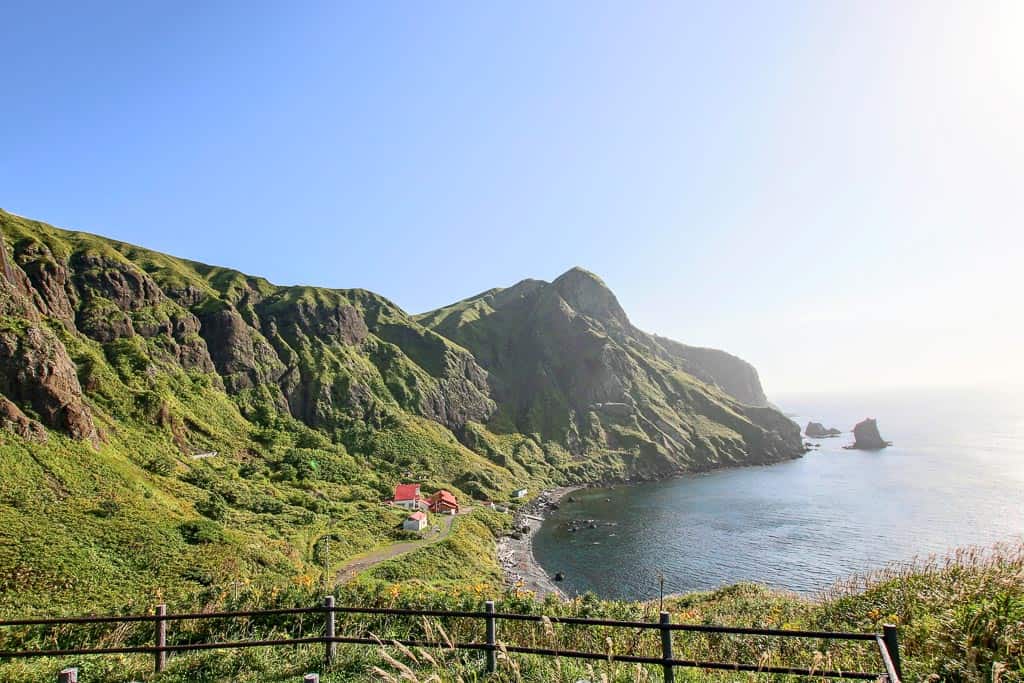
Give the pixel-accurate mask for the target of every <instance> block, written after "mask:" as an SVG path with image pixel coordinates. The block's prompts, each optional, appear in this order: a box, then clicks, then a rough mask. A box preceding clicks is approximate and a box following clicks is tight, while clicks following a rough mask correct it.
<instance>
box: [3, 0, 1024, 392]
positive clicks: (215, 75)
mask: <svg viewBox="0 0 1024 683" xmlns="http://www.w3.org/2000/svg"><path fill="white" fill-rule="evenodd" d="M0 24H2V25H3V26H4V42H3V45H4V55H3V62H2V65H0V74H2V81H0V206H2V207H4V208H6V209H8V210H10V211H14V212H16V213H19V214H22V215H27V216H30V217H33V218H38V219H41V220H45V221H47V222H50V223H54V224H56V225H59V226H62V227H69V228H74V229H81V230H87V231H90V232H97V233H100V234H104V235H108V236H111V237H115V238H118V239H122V240H126V241H129V242H134V243H138V244H142V245H145V246H148V247H151V248H154V249H158V250H161V251H166V252H170V253H172V254H175V255H178V256H184V257H188V258H192V259H196V260H200V261H205V262H209V263H216V264H221V265H228V266H232V267H235V268H238V269H240V270H243V271H246V272H249V273H254V274H258V275H263V276H265V277H267V278H269V279H270V280H272V281H274V282H276V283H279V284H295V283H305V284H315V285H323V286H331V287H364V288H367V289H371V290H374V291H377V292H380V293H381V294H384V295H386V296H388V297H390V298H391V299H393V300H394V301H395V302H397V303H398V304H399V305H401V306H402V307H403V308H405V309H406V310H408V311H410V312H419V311H423V310H427V309H431V308H434V307H437V306H441V305H444V304H446V303H449V302H451V301H454V300H456V299H460V298H463V297H465V296H468V295H471V294H474V293H476V292H479V291H481V290H484V289H487V288H490V287H493V286H499V285H510V284H512V283H514V282H516V281H518V280H520V279H522V278H525V277H537V278H543V279H552V278H554V277H556V276H558V275H559V274H560V273H561V272H563V271H564V270H566V269H568V268H569V267H571V266H574V265H580V266H583V267H585V268H588V269H590V270H592V271H594V272H596V273H598V274H599V275H601V276H602V277H603V278H604V279H605V281H606V282H607V283H608V284H609V285H610V286H611V287H612V289H613V290H614V291H615V292H616V293H617V294H618V296H619V298H620V300H621V301H622V304H623V306H624V307H625V308H626V310H627V312H628V313H630V315H631V317H632V318H633V321H634V322H635V323H636V324H637V325H638V326H640V327H641V328H643V329H646V330H648V331H652V332H658V333H660V334H664V335H667V336H670V337H673V338H676V339H679V340H681V341H685V342H688V343H694V344H702V345H711V346H717V347H720V348H725V349H727V350H729V351H732V352H734V353H736V354H738V355H741V356H743V357H744V358H747V359H748V360H750V361H751V362H753V363H754V364H755V365H756V366H757V367H758V368H759V370H760V372H761V375H762V379H763V380H764V382H765V384H766V387H767V389H768V392H769V394H776V393H779V392H792V391H831V390H845V389H873V388H882V387H897V386H901V387H902V386H922V385H949V384H970V383H975V382H986V381H996V380H1000V381H1011V382H1024V352H1022V346H1024V323H1022V320H1024V313H1022V304H1021V294H1022V292H1024V286H1022V282H1024V277H1022V275H1021V272H1020V271H1021V270H1022V267H1024V237H1022V231H1024V37H1022V36H1024V2H1019V1H1018V0H1008V1H1006V2H995V1H993V2H977V1H974V0H965V1H964V2H960V3H946V2H938V1H934V2H933V1H927V2H911V1H905V2H889V1H884V2H869V1H858V2H852V1H851V2H827V1H820V0H815V1H813V2H806V3H800V2H783V1H779V2H765V3H761V2H744V3H728V2H721V3H720V2H705V3H684V2H666V3H635V2H618V3H611V4H603V3H597V2H590V1H587V2H579V3H572V2H555V3H539V2H538V3H533V2H464V3H450V2H434V3H414V2H392V3H374V2H365V3H359V4H357V3H344V2H333V1H332V2H296V3H256V2H237V3H227V2H220V3H218V2H174V3H172V2H162V3H155V2H125V3H113V2H110V3H81V2H67V3H53V2H50V3H38V2H5V3H4V4H3V6H2V8H0Z"/></svg>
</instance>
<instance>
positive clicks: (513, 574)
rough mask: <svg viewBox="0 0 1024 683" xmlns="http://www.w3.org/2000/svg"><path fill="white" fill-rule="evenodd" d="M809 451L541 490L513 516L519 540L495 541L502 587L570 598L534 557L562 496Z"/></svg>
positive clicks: (705, 472)
mask: <svg viewBox="0 0 1024 683" xmlns="http://www.w3.org/2000/svg"><path fill="white" fill-rule="evenodd" d="M810 450H811V449H804V450H803V451H802V452H801V453H800V454H798V455H795V456H793V457H792V458H786V459H783V460H778V461H775V462H769V463H747V464H741V465H730V466H725V467H712V468H709V469H707V470H696V471H691V472H676V473H673V474H670V475H667V476H664V477H655V478H651V479H611V480H603V481H595V482H590V483H586V484H573V485H570V486H556V487H553V488H549V489H543V490H541V492H540V493H539V494H538V495H537V496H536V497H535V498H533V499H532V500H530V502H529V503H527V504H526V505H524V506H523V507H522V508H520V509H519V510H518V511H516V513H515V516H514V517H513V526H514V527H515V529H516V530H518V531H519V532H520V534H521V537H520V538H515V537H514V536H513V535H511V534H510V535H507V536H502V537H501V538H500V539H498V544H497V559H498V564H499V565H500V566H501V571H502V573H503V574H504V583H505V587H506V588H519V589H520V590H528V591H531V592H533V594H534V595H535V596H536V597H537V598H538V599H541V600H543V599H544V598H545V597H547V596H548V595H555V596H557V597H558V598H559V599H561V600H568V599H569V595H568V594H567V593H566V592H565V591H563V590H562V589H561V588H559V587H558V585H557V584H556V582H555V581H554V579H553V578H552V577H551V576H548V573H547V572H546V571H545V570H544V567H542V566H541V564H540V562H538V561H537V557H536V556H535V555H534V554H533V536H534V534H536V533H537V530H538V529H540V527H541V525H542V524H543V523H544V521H545V520H546V518H547V514H546V513H547V512H548V510H549V509H550V506H551V505H557V504H558V503H559V502H560V501H561V500H562V499H563V498H564V497H566V496H568V495H569V494H571V493H573V492H575V491H582V490H585V489H595V488H606V487H614V486H638V485H640V484H650V483H656V482H662V481H669V480H672V479H682V478H685V477H690V476H698V475H701V474H708V473H710V472H717V471H720V470H732V469H742V468H746V467H771V466H773V465H779V464H782V463H785V462H792V461H793V460H799V459H800V458H803V457H804V456H805V455H807V453H808V452H809V451H810ZM537 518H540V519H537ZM523 529H528V531H527V532H526V533H522V530H523ZM513 533H515V532H513Z"/></svg>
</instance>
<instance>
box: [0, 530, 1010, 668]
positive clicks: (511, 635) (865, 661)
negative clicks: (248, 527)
mask: <svg viewBox="0 0 1024 683" xmlns="http://www.w3.org/2000/svg"><path fill="white" fill-rule="evenodd" d="M474 521H480V522H483V523H485V524H486V523H487V520H486V519H480V520H474ZM474 537H475V536H474ZM442 559H444V551H443V550H440V549H439V551H438V553H437V554H435V555H431V556H430V557H421V558H418V561H417V562H415V563H413V562H409V563H408V564H409V565H411V566H422V564H421V563H422V562H429V561H434V560H442ZM394 571H395V572H406V571H407V570H406V568H404V567H403V568H397V569H395V570H394ZM242 593H243V594H242V595H240V596H237V597H236V598H234V599H233V600H234V601H231V600H232V599H229V605H234V604H239V601H240V604H244V605H252V604H257V605H261V606H279V605H303V606H305V605H312V604H314V603H315V602H316V601H317V600H318V596H319V594H318V593H316V592H313V591H304V590H303V589H299V588H295V589H292V590H290V591H288V592H285V593H281V594H279V595H276V596H271V595H267V594H262V593H261V594H257V593H255V592H254V591H253V589H252V588H251V587H245V588H243V589H242ZM337 596H338V600H339V602H340V603H341V604H358V605H365V606H381V607H392V608H419V609H442V610H472V611H480V610H481V609H482V608H483V601H484V600H486V599H488V598H491V597H493V593H492V592H491V591H490V590H489V589H488V588H487V587H485V586H482V585H465V586H461V587H458V586H455V585H452V586H450V587H445V588H431V587H428V586H425V585H423V583H422V582H420V581H419V580H418V579H417V578H415V577H412V578H403V579H402V580H401V581H400V582H398V583H382V582H380V581H378V580H376V579H368V580H364V581H362V582H359V583H357V584H353V585H350V586H348V587H346V588H345V589H343V590H341V591H339V592H338V593H337ZM497 607H498V611H501V612H518V613H526V614H547V615H549V616H573V617H590V618H607V619H618V620H626V621H648V622H654V621H656V620H657V611H658V609H659V606H658V604H657V602H645V603H637V602H612V601H602V600H598V599H596V598H594V597H593V596H591V595H585V596H582V597H579V598H575V599H573V600H569V601H565V602H562V601H559V600H555V599H549V600H548V601H546V602H544V603H541V602H538V601H536V600H535V599H534V598H533V597H532V596H531V595H530V594H519V593H515V592H509V593H505V594H504V595H502V596H501V597H500V600H499V601H498V604H497ZM665 609H666V610H667V611H669V612H670V613H671V614H672V619H673V621H675V622H686V623H695V624H720V625H732V626H744V627H753V628H786V629H807V630H827V631H857V632H865V633H877V632H880V631H881V628H882V625H883V624H885V623H895V624H897V625H898V627H899V630H900V643H901V654H902V661H903V672H904V680H906V681H949V682H956V683H983V682H984V683H988V682H992V681H1002V682H1003V683H1014V682H1020V681H1024V647H1022V646H1024V547H1022V546H1020V545H1019V544H1018V545H1014V546H1005V547H999V548H995V549H992V550H987V551H978V550H965V551H961V552H959V553H957V554H955V555H952V556H950V557H948V558H941V559H936V560H927V561H923V562H918V563H915V564H912V565H901V566H898V567H894V568H893V569H890V570H885V571H881V572H878V573H875V574H873V575H871V576H867V577H862V578H860V579H857V580H851V581H850V582H848V583H847V584H844V585H838V586H836V587H834V588H833V589H832V590H831V591H829V592H827V593H826V594H824V595H823V596H822V597H821V598H820V599H817V600H808V599H805V598H799V597H796V596H794V595H791V594H785V593H778V592H773V591H771V590H769V589H767V588H764V587H761V586H756V585H752V584H737V585H733V586H728V587H725V588H721V589H719V590H716V591H710V592H706V593H692V594H686V595H680V596H671V597H669V598H667V599H666V601H665ZM338 627H339V633H342V634H346V635H347V634H351V635H362V634H365V633H373V634H376V635H378V636H379V637H380V638H381V639H382V640H383V641H384V642H385V643H387V642H388V640H389V639H390V638H415V639H421V640H428V641H431V642H436V643H438V644H439V647H438V648H431V649H430V650H429V651H427V650H423V649H420V648H414V649H413V650H412V656H410V655H409V654H407V653H406V652H403V651H402V650H401V649H399V648H394V647H381V648H377V647H372V646H350V647H349V646H342V647H341V648H340V650H339V657H338V661H337V663H336V664H335V666H333V667H332V668H331V669H330V670H326V669H325V668H324V666H323V663H322V656H323V650H322V648H321V647H319V646H311V647H297V648H287V649H286V648H276V649H273V650H260V651H235V652H223V653H222V652H217V653H204V654H190V655H172V657H171V659H170V666H169V669H168V671H167V672H166V673H165V674H163V675H160V676H153V675H152V674H151V673H150V668H151V666H152V663H151V659H150V657H149V656H124V657H77V658H66V659H63V660H61V661H60V662H46V661H42V662H40V661H36V662H29V663H26V662H12V663H11V664H7V665H4V669H3V670H2V671H3V674H4V680H7V681H11V682H12V683H22V682H28V681H36V680H45V678H44V676H49V675H51V673H52V671H53V670H54V669H55V668H57V665H58V664H60V665H68V664H72V665H76V666H79V667H81V674H82V678H81V680H82V681H83V683H91V682H93V681H129V680H154V681H166V682H167V683H172V682H177V681H224V680H231V681H240V682H243V683H244V682H255V681H282V682H283V681H289V680H296V679H297V678H298V677H299V676H300V675H301V674H302V673H304V672H308V671H317V672H320V673H322V674H323V677H322V679H321V680H324V681H360V680H382V681H386V680H413V679H411V678H408V677H406V678H404V679H403V678H402V677H401V676H402V669H401V666H405V667H407V668H408V669H409V670H410V675H413V676H416V679H417V680H420V681H426V680H428V679H429V677H430V676H432V675H433V676H437V677H438V678H437V679H435V680H440V681H445V682H447V681H458V680H463V681H477V680H484V679H486V680H491V681H509V682H511V681H552V682H558V683H566V682H568V683H571V682H573V681H577V680H580V679H581V678H582V679H587V680H592V681H593V680H605V679H606V680H608V681H613V682H616V683H620V682H621V683H627V682H628V683H635V682H636V681H638V680H639V681H658V680H661V677H660V672H659V671H658V667H646V668H645V667H637V666H635V665H630V664H624V663H621V662H617V661H614V659H612V660H609V661H599V662H593V663H591V664H589V665H588V664H586V663H581V662H579V661H575V660H571V659H561V660H555V659H552V658H541V657H532V656H525V655H516V654H513V655H510V656H509V657H508V658H504V657H502V658H500V659H499V672H498V674H497V675H496V676H494V677H485V675H484V673H483V670H484V667H483V658H482V655H481V653H478V652H472V651H458V652H455V651H451V650H447V649H445V648H444V647H443V643H444V641H445V639H446V638H448V639H451V640H454V641H460V642H469V641H478V640H479V639H480V638H481V628H482V625H481V623H480V622H469V621H467V620H463V619H457V618H456V619H444V620H439V619H417V618H404V617H394V616H359V617H357V616H354V615H346V616H345V617H344V618H343V619H341V620H340V621H339V625H338ZM318 629H319V622H318V621H314V622H313V623H310V622H303V621H302V620H296V619H295V618H275V619H270V620H267V621H264V622H263V623H255V622H248V623H237V624H234V625H230V626H225V625H223V624H216V625H215V624H214V622H203V623H202V624H189V623H180V624H179V623H176V624H175V631H172V636H171V637H172V642H173V639H174V638H178V639H180V642H187V641H191V642H198V641H200V640H205V639H211V638H242V637H246V638H252V637H262V636H267V637H297V636H299V635H302V634H312V633H316V632H317V631H318ZM26 631H28V630H26ZM151 635H152V634H151V632H150V629H149V626H148V625H141V626H134V627H129V628H128V629H121V630H117V629H111V628H109V627H104V628H103V629H98V630H95V631H94V632H93V633H89V634H81V633H78V634H76V635H72V634H71V633H69V632H60V633H56V634H55V633H52V632H49V631H43V630H34V631H31V632H27V633H23V634H21V635H20V636H19V637H20V638H22V639H27V642H29V643H37V644H38V643H44V642H45V643H52V642H54V639H56V640H57V642H60V643H62V644H71V643H74V642H80V641H81V640H82V639H88V640H89V642H92V643H102V644H106V645H114V644H118V643H121V644H123V643H136V642H139V643H141V642H147V640H148V639H149V638H151ZM498 638H499V641H501V642H503V643H506V644H520V645H531V646H536V647H546V648H551V649H559V650H587V651H591V652H607V651H609V650H610V651H612V652H615V653H627V652H628V653H631V654H639V655H647V656H659V655H660V651H661V650H660V640H659V635H658V632H657V631H655V630H651V631H644V632H638V631H636V630H633V629H615V630H612V629H608V628H584V627H578V626H570V625H557V624H555V625H552V624H545V623H543V622H541V623H529V622H522V621H502V622H500V624H499V628H498ZM673 641H674V642H673V647H674V654H675V656H676V657H677V658H681V659H700V660H716V661H736V662H747V663H754V664H757V663H760V664H763V665H776V666H783V665H791V666H800V667H814V668H816V669H819V670H820V669H823V668H830V669H841V670H845V671H852V670H859V671H868V672H877V671H881V664H880V661H879V655H878V651H877V648H876V647H875V645H874V643H873V642H863V641H861V642H849V641H822V640H810V639H792V638H785V639H783V638H773V637H766V636H764V637H763V636H733V635H720V634H701V633H682V632H680V633H677V634H676V635H675V636H674V637H673ZM2 646H5V642H4V641H0V647H2ZM413 657H415V659H414V658H413ZM395 662H398V664H396V663H395ZM400 665H401V666H400ZM676 676H677V680H680V681H721V682H725V681H735V680H738V679H737V675H736V674H735V673H732V672H713V671H701V670H694V669H680V670H678V671H677V674H676ZM389 677H390V678H389ZM741 680H746V681H779V682H780V683H781V682H782V681H787V682H788V681H794V682H795V681H797V680H802V679H797V678H796V677H787V676H770V675H765V674H756V673H751V674H744V675H743V677H742V679H741ZM803 680H806V679H803Z"/></svg>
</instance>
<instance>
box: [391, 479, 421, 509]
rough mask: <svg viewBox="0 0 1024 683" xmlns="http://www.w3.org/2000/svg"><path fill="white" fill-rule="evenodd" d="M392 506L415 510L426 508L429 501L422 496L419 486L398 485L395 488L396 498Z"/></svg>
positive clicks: (392, 501)
mask: <svg viewBox="0 0 1024 683" xmlns="http://www.w3.org/2000/svg"><path fill="white" fill-rule="evenodd" d="M391 504H392V505H397V506H398V507H403V508H406V509H407V510H414V509H417V508H420V507H424V506H426V505H427V501H426V500H425V499H424V498H423V496H421V495H420V485H419V484H398V485H397V486H395V497H394V498H393V499H392V500H391Z"/></svg>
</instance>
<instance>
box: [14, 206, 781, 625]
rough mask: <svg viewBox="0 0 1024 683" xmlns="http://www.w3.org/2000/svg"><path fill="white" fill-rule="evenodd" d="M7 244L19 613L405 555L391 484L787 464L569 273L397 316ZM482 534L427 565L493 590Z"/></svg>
mask: <svg viewBox="0 0 1024 683" xmlns="http://www.w3.org/2000/svg"><path fill="white" fill-rule="evenodd" d="M0 233H2V237H3V249H2V250H0V255H2V257H3V263H2V264H0V265H2V271H0V541H2V543H0V576H2V577H3V578H2V584H0V597H2V599H3V602H4V605H5V610H8V611H11V612H19V613H25V612H31V611H36V610H44V611H52V610H54V609H56V608H59V609H65V608H67V610H69V611H74V612H80V611H83V610H88V609H99V608H106V607H110V606H118V607H123V606H126V605H128V604H130V603H132V602H133V601H137V602H140V603H143V604H149V603H151V602H152V599H153V598H154V597H155V596H156V595H157V594H159V595H160V596H162V597H163V598H165V599H168V600H171V601H172V602H178V603H189V602H195V601H216V600H219V599H222V598H223V595H224V594H225V592H227V591H231V590H235V588H234V587H237V586H238V585H239V584H240V583H251V582H258V583H260V584H265V585H267V586H268V587H273V586H278V587H279V586H289V585H300V586H310V585H313V584H319V583H321V582H323V583H325V584H329V583H330V582H331V580H332V576H333V573H334V571H335V569H336V568H337V567H338V566H340V565H341V563H343V562H344V561H345V560H346V559H348V558H351V557H353V556H356V555H358V554H360V553H363V552H366V551H368V550H370V549H372V548H374V547H378V546H382V545H386V544H388V543H391V542H392V541H394V540H396V539H398V538H401V537H402V532H401V531H399V530H398V529H399V525H400V522H401V519H402V515H401V514H400V513H399V512H396V511H394V510H392V509H390V508H388V507H385V506H382V505H381V504H380V501H381V500H382V499H384V498H386V497H387V496H388V495H389V493H390V491H391V490H392V487H393V486H394V484H396V483H398V482H399V481H403V480H410V479H411V480H416V481H421V482H422V483H423V485H424V487H425V488H426V489H428V490H429V489H433V488H438V487H442V486H444V487H448V488H451V489H452V490H453V491H455V493H456V494H457V495H458V496H460V497H461V498H463V499H464V500H465V499H469V498H471V497H478V498H484V497H485V498H492V499H497V500H504V499H507V498H508V495H509V493H510V491H512V490H513V489H515V488H519V487H521V486H526V487H529V488H531V490H536V489H537V488H538V487H541V486H545V485H552V484H557V483H566V482H581V481H597V480H606V479H620V478H627V477H653V476H663V475H666V474H672V473H675V472H681V471H685V470H688V469H695V468H706V467H711V466H719V465H739V464H748V463H762V462H770V461H774V460H778V459H783V458H790V457H795V456H797V455H798V454H799V452H800V440H799V435H798V432H797V428H796V427H795V425H792V424H791V423H790V422H789V421H788V420H785V419H784V418H783V417H782V416H781V415H779V414H778V413H776V412H775V411H773V410H772V409H770V408H767V407H763V406H753V405H747V404H744V403H741V402H740V401H739V400H737V399H736V398H734V397H731V396H729V395H728V394H727V393H726V390H727V389H728V388H729V386H730V385H729V384H728V383H724V382H716V381H715V380H714V379H713V377H712V376H711V375H710V374H707V373H705V374H704V375H702V376H703V377H704V379H703V380H701V379H697V375H700V374H701V373H702V372H704V369H702V368H696V366H694V367H691V368H690V369H689V370H687V365H686V363H687V362H688V361H686V359H685V358H684V355H683V354H681V353H679V352H678V350H673V349H672V347H670V345H668V344H666V343H664V342H662V341H659V340H657V339H656V338H654V337H650V336H648V335H644V334H643V333H640V332H638V331H636V330H634V329H633V328H632V326H630V325H628V320H627V319H626V318H625V314H624V313H622V312H621V309H619V308H618V304H617V302H615V301H614V297H613V296H611V294H610V292H607V290H606V289H605V288H603V285H601V286H600V287H599V286H598V285H597V284H596V283H599V281H597V280H596V278H594V277H593V276H590V275H589V274H584V273H582V271H571V272H570V273H568V274H566V276H563V278H560V279H559V280H558V281H556V282H555V283H553V284H552V285H547V284H545V283H539V282H535V283H522V284H521V285H518V286H517V287H515V288H512V289H509V290H494V291H492V292H489V293H487V294H486V295H485V296H482V297H477V298H475V299H471V300H467V301H466V302H461V303H460V304H457V305H456V306H454V307H450V308H449V309H444V310H443V311H439V312H435V313H432V314H428V315H425V316H419V317H418V318H414V317H412V316H409V315H407V314H406V313H405V312H404V311H402V310H401V309H400V308H399V307H397V306H396V305H394V304H393V303H391V302H390V301H388V300H386V299H384V298H383V297H380V296H378V295H376V294H373V293H372V292H367V291H364V290H334V289H324V288H314V287H279V286H275V285H273V284H271V283H269V282H267V281H266V280H264V279H261V278H257V277H252V276H248V275H245V274H243V273H240V272H237V271H234V270H229V269H224V268H218V267H214V266H208V265H204V264H200V263H195V262H191V261H186V260H182V259H177V258H174V257H171V256H167V255H164V254H160V253H156V252H153V251H149V250H147V249H143V248H140V247H136V246H132V245H129V244H124V243H121V242H116V241H113V240H108V239H104V238H102V237H97V236H95V235H91V234H86V233H81V232H71V231H66V230H61V229H57V228H54V227H52V226H49V225H46V224H44V223H40V222H37V221H32V220H28V219H25V218H21V217H19V216H15V215H13V214H10V213H6V212H2V211H0ZM563 344H566V345H567V346H566V347H565V348H561V349H560V346H561V345H563ZM687 348H688V347H687ZM566 350H572V353H571V354H567V353H565V351H566ZM691 373H692V374H691ZM754 380H755V381H756V373H755V374H754ZM712 382H714V383H716V384H718V385H719V386H715V385H714V384H712ZM757 391H758V392H760V385H759V384H758V385H757ZM755 398H756V397H755ZM598 403H603V405H602V406H597V405H596V404H598ZM499 526H500V525H499ZM499 526H495V524H490V523H489V524H483V523H469V522H467V524H466V529H464V530H462V531H461V532H460V533H459V534H457V535H455V536H453V539H452V540H451V541H450V542H449V541H445V542H444V543H442V544H439V545H438V546H437V547H436V548H434V549H432V550H429V551H428V550H424V551H421V552H425V553H428V554H429V553H435V554H445V555H446V556H447V557H453V556H454V557H457V558H458V557H461V558H463V559H464V560H465V566H466V567H477V566H482V567H483V568H484V570H485V572H484V573H485V574H486V575H487V576H489V577H490V578H489V579H488V580H490V581H496V580H497V576H498V574H497V572H496V569H497V565H496V562H495V559H494V557H493V543H494V534H495V533H500V528H499ZM474 529H475V530H476V531H475V532H471V530H474ZM468 535H473V536H474V538H473V539H472V540H470V539H468V538H467V536H468ZM328 536H329V537H330V539H331V541H332V543H331V546H330V547H331V555H330V557H329V558H328V557H325V556H324V552H323V549H324V547H325V539H326V537H328ZM458 539H462V540H458ZM325 562H327V563H328V564H329V566H326V567H325ZM479 563H483V564H482V565H480V564H479ZM375 575H376V576H378V577H384V578H386V577H387V576H390V575H391V574H390V573H389V570H387V569H386V568H381V569H380V571H378V572H376V574H375ZM424 578H425V579H426V580H428V581H436V582H438V583H446V582H453V581H459V580H461V579H464V578H468V577H466V576H459V575H458V573H457V572H456V573H455V574H453V573H452V572H448V573H444V572H441V573H438V575H437V576H436V577H434V576H428V577H424Z"/></svg>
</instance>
